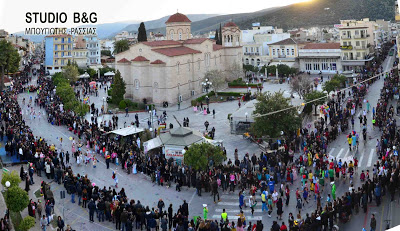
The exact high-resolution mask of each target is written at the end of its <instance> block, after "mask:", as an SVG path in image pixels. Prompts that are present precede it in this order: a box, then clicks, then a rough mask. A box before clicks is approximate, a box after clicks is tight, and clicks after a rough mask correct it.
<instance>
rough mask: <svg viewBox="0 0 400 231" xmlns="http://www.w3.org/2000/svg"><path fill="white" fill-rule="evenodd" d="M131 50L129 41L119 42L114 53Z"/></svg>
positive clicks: (115, 44) (115, 43)
mask: <svg viewBox="0 0 400 231" xmlns="http://www.w3.org/2000/svg"><path fill="white" fill-rule="evenodd" d="M126 50H129V43H128V40H125V39H124V40H119V41H116V42H114V53H115V54H118V53H121V52H123V51H126Z"/></svg>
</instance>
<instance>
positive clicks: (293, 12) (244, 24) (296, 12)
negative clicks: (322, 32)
mask: <svg viewBox="0 0 400 231" xmlns="http://www.w3.org/2000/svg"><path fill="white" fill-rule="evenodd" d="M394 3H395V0H379V1H377V0H311V1H309V2H303V3H297V4H292V5H288V6H284V7H276V8H268V9H264V10H260V11H256V12H252V13H242V14H229V15H219V16H215V17H211V18H207V19H204V20H200V21H196V22H193V23H192V34H193V35H196V34H202V33H207V32H209V31H214V30H215V29H216V28H219V24H220V23H221V24H222V25H224V24H225V23H226V22H228V21H233V22H235V23H236V24H237V25H238V26H239V27H240V29H242V30H243V29H249V28H251V24H252V23H253V22H260V23H261V25H271V26H276V27H279V28H283V29H286V30H287V29H292V28H299V27H310V26H318V25H322V26H325V25H330V26H332V25H334V24H339V23H340V20H341V19H362V18H369V19H370V20H376V19H385V20H387V21H390V20H392V21H393V20H394ZM146 28H147V26H146ZM149 31H153V32H158V31H160V32H161V33H164V34H165V26H164V25H162V26H161V27H159V28H155V29H150V30H148V32H149Z"/></svg>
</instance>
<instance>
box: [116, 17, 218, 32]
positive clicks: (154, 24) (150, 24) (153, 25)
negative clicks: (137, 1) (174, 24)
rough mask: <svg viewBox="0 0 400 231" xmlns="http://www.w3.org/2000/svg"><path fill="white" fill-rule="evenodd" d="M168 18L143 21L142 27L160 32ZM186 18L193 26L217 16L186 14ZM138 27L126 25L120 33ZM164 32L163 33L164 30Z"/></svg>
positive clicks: (132, 30) (136, 25) (133, 30)
mask: <svg viewBox="0 0 400 231" xmlns="http://www.w3.org/2000/svg"><path fill="white" fill-rule="evenodd" d="M170 16H171V15H168V16H165V17H162V18H159V19H156V20H151V21H145V22H144V25H145V27H146V31H153V30H154V29H158V28H160V30H162V28H164V27H165V21H167V20H168V18H169V17H170ZM186 16H187V17H188V18H189V19H190V21H192V25H193V22H197V21H201V20H206V19H208V18H212V17H215V16H217V14H188V15H186ZM139 25H140V23H135V24H131V25H128V26H126V27H125V28H123V29H122V30H121V31H129V32H137V30H138V28H139ZM160 30H154V31H155V32H158V31H160ZM164 31H165V28H164Z"/></svg>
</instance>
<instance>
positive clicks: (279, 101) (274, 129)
mask: <svg viewBox="0 0 400 231" xmlns="http://www.w3.org/2000/svg"><path fill="white" fill-rule="evenodd" d="M288 108H289V109H288ZM283 109H287V110H283ZM280 110H283V111H281V112H277V111H280ZM275 112H276V113H275ZM268 113H271V114H268ZM266 114H267V115H266ZM254 115H260V116H258V117H257V116H256V117H255V121H254V123H253V124H252V126H251V131H252V132H253V133H254V134H255V135H256V136H258V137H261V136H265V135H267V136H269V137H271V138H276V137H279V136H280V135H281V131H283V132H284V133H285V134H288V133H290V132H293V131H295V130H297V129H298V128H299V127H300V126H301V118H300V117H299V115H298V112H297V110H296V108H294V107H292V105H291V104H290V99H289V98H286V97H284V96H283V92H282V91H279V92H275V93H271V92H265V93H263V94H260V95H259V96H258V98H257V103H256V104H255V110H254Z"/></svg>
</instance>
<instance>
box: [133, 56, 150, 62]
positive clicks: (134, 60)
mask: <svg viewBox="0 0 400 231" xmlns="http://www.w3.org/2000/svg"><path fill="white" fill-rule="evenodd" d="M131 61H132V62H146V61H149V60H148V59H146V58H145V57H143V56H138V57H136V58H134V59H132V60H131Z"/></svg>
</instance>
